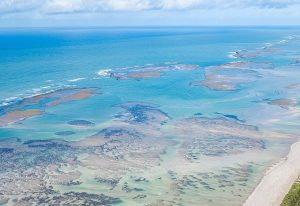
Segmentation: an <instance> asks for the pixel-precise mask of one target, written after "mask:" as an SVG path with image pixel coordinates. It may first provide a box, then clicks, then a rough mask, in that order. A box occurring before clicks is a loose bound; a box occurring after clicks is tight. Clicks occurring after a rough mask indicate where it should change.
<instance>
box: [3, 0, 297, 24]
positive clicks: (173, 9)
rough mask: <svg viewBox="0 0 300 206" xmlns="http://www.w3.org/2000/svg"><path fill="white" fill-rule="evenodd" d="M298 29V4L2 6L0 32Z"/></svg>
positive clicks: (120, 0) (223, 0)
mask: <svg viewBox="0 0 300 206" xmlns="http://www.w3.org/2000/svg"><path fill="white" fill-rule="evenodd" d="M229 25H259V26H260V25H270V26H272V25H300V0H0V27H51V26H55V27H57V26H59V27H60V26H70V27H76V26H229Z"/></svg>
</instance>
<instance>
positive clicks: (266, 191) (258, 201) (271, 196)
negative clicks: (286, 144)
mask: <svg viewBox="0 0 300 206" xmlns="http://www.w3.org/2000/svg"><path fill="white" fill-rule="evenodd" d="M299 174H300V141H298V142H296V143H294V144H293V145H292V146H291V150H290V152H289V154H288V156H287V157H286V158H284V159H283V160H281V161H280V162H279V163H277V164H276V165H274V166H273V167H272V168H271V169H270V170H268V171H267V172H266V174H265V176H264V177H263V179H262V181H261V182H260V183H259V185H258V186H257V187H256V188H255V190H254V191H253V193H252V194H251V195H250V196H249V197H248V199H247V200H246V202H245V203H244V206H278V205H280V204H281V202H282V200H283V198H284V196H285V195H286V194H287V193H288V191H289V189H290V188H291V186H292V185H293V183H294V182H295V180H296V179H297V178H298V176H299Z"/></svg>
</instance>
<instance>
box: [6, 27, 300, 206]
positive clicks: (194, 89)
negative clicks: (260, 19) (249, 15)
mask: <svg viewBox="0 0 300 206" xmlns="http://www.w3.org/2000/svg"><path fill="white" fill-rule="evenodd" d="M220 31H223V33H222V34H221V33H220ZM36 32H37V31H35V30H32V31H30V32H28V31H26V32H25V31H22V30H18V31H12V30H10V31H1V35H0V41H1V42H6V43H5V44H2V46H1V47H2V48H1V49H2V50H4V51H6V52H5V54H4V53H1V55H0V60H1V63H0V67H1V72H2V74H3V75H1V77H0V80H1V81H0V86H1V91H0V94H1V97H2V100H1V104H2V106H1V108H0V109H1V110H0V114H1V117H0V120H1V121H2V122H0V123H2V124H0V125H1V128H0V139H1V141H0V153H1V159H0V161H1V165H5V167H2V169H1V171H0V181H1V184H0V185H1V187H0V196H1V197H0V202H1V201H2V203H7V205H22V204H25V205H26V204H29V205H32V204H39V205H40V204H50V203H53V204H55V201H57V199H59V200H60V201H61V202H65V203H66V204H67V203H71V204H79V203H80V204H84V203H85V204H92V205H97V204H103V205H112V204H116V205H199V204H202V205H241V204H242V203H243V201H244V200H245V199H246V198H247V196H248V195H249V194H250V193H251V191H252V190H253V189H254V187H255V186H256V185H257V184H258V182H259V180H260V178H261V177H262V176H263V174H264V172H265V170H266V169H267V168H268V167H269V166H271V165H272V164H273V163H275V162H277V161H278V160H279V159H280V158H281V157H283V156H284V155H285V154H286V153H287V152H288V150H289V146H290V145H291V144H292V143H293V141H295V140H296V138H297V135H298V134H299V130H298V129H297V128H298V126H299V115H300V113H299V108H298V105H299V103H298V101H299V92H300V90H299V88H298V87H297V86H295V85H297V84H299V83H300V82H299V76H300V73H299V65H298V64H297V63H295V57H297V55H298V56H299V52H300V49H299V47H300V39H299V34H300V31H299V30H297V28H269V29H262V28H218V29H217V28H185V29H184V28H181V29H179V28H173V29H170V30H168V31H166V30H163V29H132V28H131V29H115V30H114V29H113V30H109V29H99V30H97V29H95V30H86V31H83V30H80V29H75V30H67V31H63V30H42V31H40V33H39V35H37V34H36ZM14 38H16V39H14ZM43 38H46V39H47V40H48V41H41V39H43ZM15 40H18V42H19V43H20V44H18V45H16V44H14V43H13V42H14V41H15ZM25 40H26V41H25ZM9 41H10V43H11V44H8V42H9ZM266 44H267V46H268V49H265V48H264V46H265V45H266ZM235 51H239V53H233V52H235ZM241 51H242V52H241ZM230 52H231V53H230ZM228 54H229V56H228ZM233 54H235V55H233ZM238 54H239V55H240V56H239V55H238ZM232 62H233V63H232ZM241 62H244V63H241ZM261 62H263V63H261ZM195 65H198V66H195ZM232 65H234V66H232ZM245 65H247V66H245ZM249 65H250V66H249ZM261 65H268V66H261ZM270 65H271V66H270ZM20 68H22V69H20ZM222 69H223V70H222ZM99 71H100V72H99ZM207 73H209V75H212V76H214V77H215V80H216V81H212V82H209V86H208V85H207V84H203V82H204V81H206V82H207V81H209V79H208V80H207V79H206V77H207V76H206V74H207ZM249 77H250V78H249ZM195 82H196V83H197V84H195ZM224 82H225V84H229V85H233V86H232V87H230V89H229V90H227V89H222V88H224V87H221V89H218V88H220V87H218V86H217V87H216V86H215V85H224ZM63 91H66V92H63ZM69 91H75V92H77V93H78V92H79V94H80V95H79V96H78V95H73V93H72V92H71V95H70V92H69ZM91 91H92V92H91ZM41 93H42V94H43V95H39V94H41ZM53 94H54V95H53ZM55 94H59V97H57V96H55ZM37 99H38V101H36V100H37ZM49 102H50V103H51V102H52V103H53V102H54V103H53V104H49ZM31 109H37V110H38V111H41V112H39V113H30V114H29V115H27V116H26V115H24V114H23V113H22V115H20V114H19V113H17V115H15V113H16V112H15V111H28V110H29V111H31ZM8 112H13V114H14V118H13V121H11V118H7V113H8ZM9 117H11V116H9ZM16 168H17V169H16ZM29 183H30V184H29Z"/></svg>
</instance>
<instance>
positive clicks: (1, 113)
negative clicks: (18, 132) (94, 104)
mask: <svg viewBox="0 0 300 206" xmlns="http://www.w3.org/2000/svg"><path fill="white" fill-rule="evenodd" d="M95 94H98V89H96V88H66V89H59V90H56V91H52V92H48V93H44V94H40V95H35V96H32V97H26V98H24V99H21V100H18V101H15V102H13V103H11V104H9V105H6V106H2V107H0V127H5V126H7V125H9V124H12V123H16V122H19V121H21V120H24V119H27V118H30V117H34V116H37V115H40V114H42V113H43V112H44V111H45V109H46V108H47V107H50V106H54V105H58V104H62V103H65V102H69V101H74V100H82V99H86V98H89V97H91V96H93V95H95Z"/></svg>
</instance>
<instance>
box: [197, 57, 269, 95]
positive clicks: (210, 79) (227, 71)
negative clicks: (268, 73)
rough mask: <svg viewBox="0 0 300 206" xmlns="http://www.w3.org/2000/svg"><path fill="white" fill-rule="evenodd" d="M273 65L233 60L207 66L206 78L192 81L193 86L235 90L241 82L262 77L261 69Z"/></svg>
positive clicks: (248, 81)
mask: <svg viewBox="0 0 300 206" xmlns="http://www.w3.org/2000/svg"><path fill="white" fill-rule="evenodd" d="M272 68H273V65H272V64H270V63H265V62H260V63H258V62H232V63H227V64H223V65H220V66H210V67H206V68H205V79H204V80H201V81H198V82H192V83H191V85H192V86H206V87H208V88H209V89H212V90H216V91H233V90H237V89H239V88H240V86H241V84H246V83H250V82H253V81H256V80H258V79H260V78H261V73H260V72H259V71H260V70H266V69H272Z"/></svg>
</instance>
